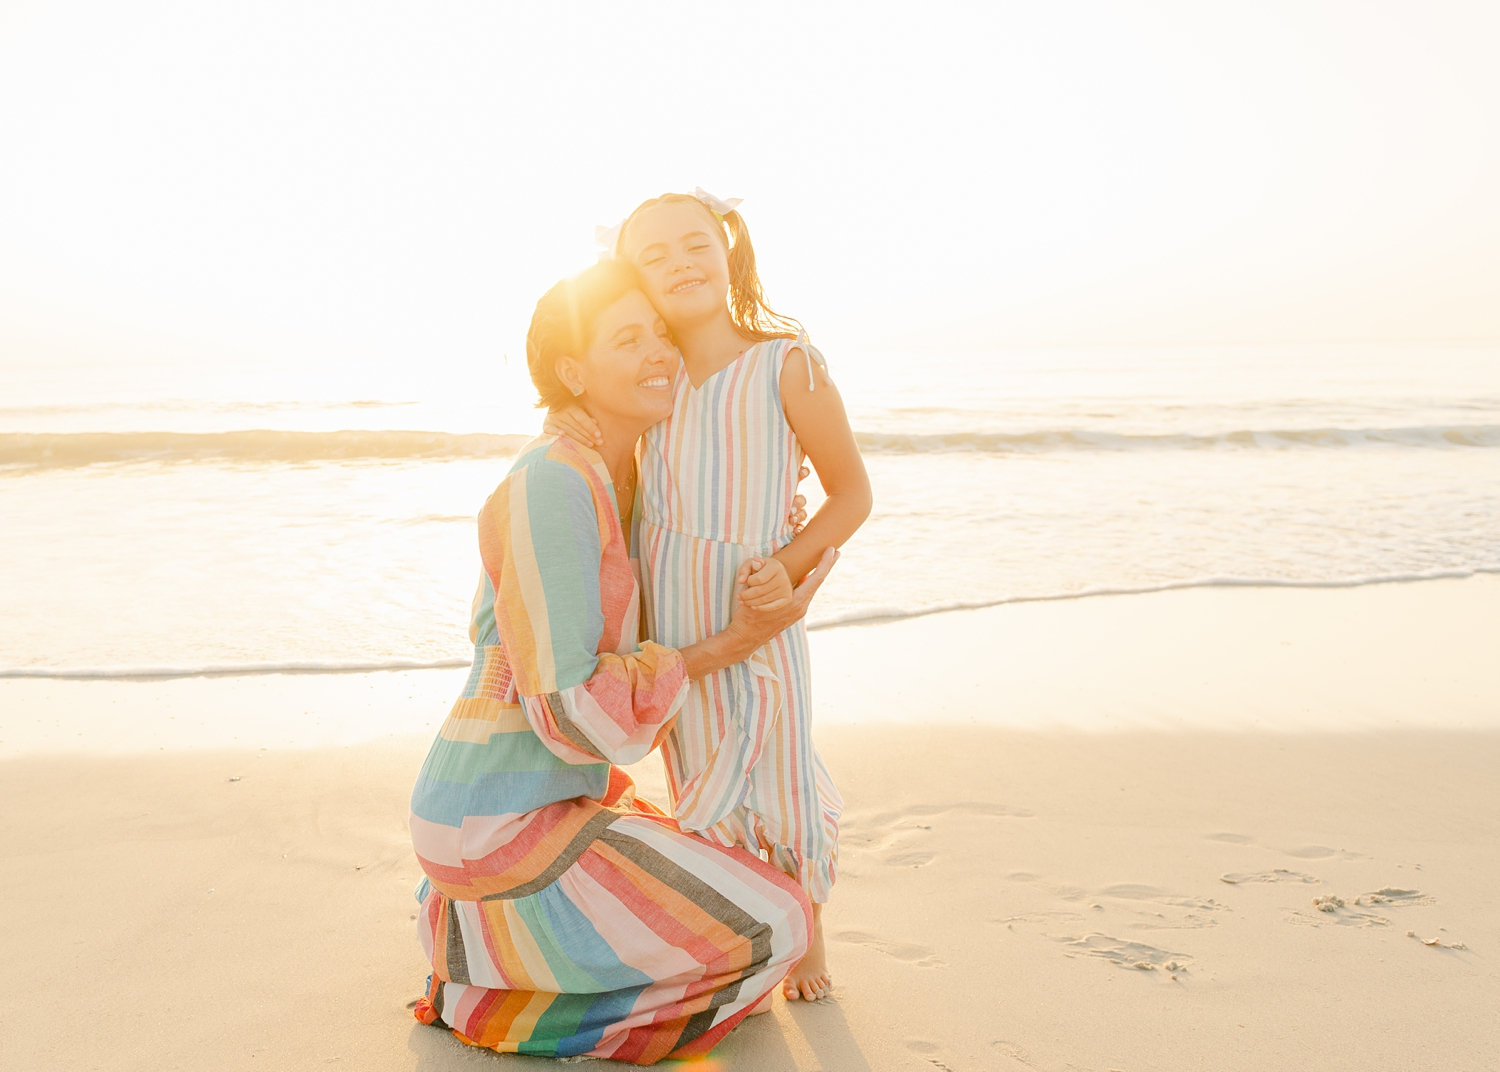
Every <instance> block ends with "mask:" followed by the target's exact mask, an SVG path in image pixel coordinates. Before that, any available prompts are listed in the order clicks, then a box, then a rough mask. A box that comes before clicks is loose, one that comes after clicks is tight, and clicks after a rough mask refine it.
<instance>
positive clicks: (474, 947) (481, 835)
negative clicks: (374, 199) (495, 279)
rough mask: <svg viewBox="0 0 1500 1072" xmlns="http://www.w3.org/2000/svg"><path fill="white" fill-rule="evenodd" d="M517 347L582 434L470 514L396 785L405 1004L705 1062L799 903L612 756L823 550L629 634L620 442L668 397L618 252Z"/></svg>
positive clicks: (658, 341) (787, 616) (612, 1052)
mask: <svg viewBox="0 0 1500 1072" xmlns="http://www.w3.org/2000/svg"><path fill="white" fill-rule="evenodd" d="M526 349H527V363H528V365H529V368H530V371H531V377H532V380H533V382H534V383H535V384H536V386H537V390H538V392H539V393H540V395H541V397H542V401H543V403H545V404H551V405H554V406H555V405H556V404H557V403H558V402H560V401H563V400H565V399H568V398H569V397H570V396H571V398H572V399H575V400H577V401H578V402H580V403H581V404H582V405H583V406H584V408H585V409H586V410H587V411H588V412H589V414H590V415H591V416H593V417H594V419H595V420H596V421H597V422H598V424H599V427H600V430H601V433H602V442H601V443H600V444H599V446H598V450H597V452H596V451H595V450H592V449H590V448H588V447H585V446H583V445H581V444H580V443H578V442H577V441H576V440H573V439H570V438H567V437H551V436H543V437H542V438H540V439H537V440H535V441H533V442H532V443H531V444H529V445H528V446H527V447H526V448H525V449H524V450H523V451H522V452H521V455H520V457H519V458H518V459H517V460H516V463H515V465H514V466H513V467H512V469H511V471H510V474H509V475H508V476H507V477H506V479H505V480H504V481H503V482H502V483H501V485H500V487H499V488H498V489H497V490H496V491H495V493H494V494H493V495H491V496H490V498H489V500H488V501H487V502H486V503H485V505H484V508H483V510H482V511H481V512H480V515H479V545H480V554H481V557H482V559H483V563H484V569H483V574H482V576H481V579H480V586H479V591H478V593H477V594H476V596H475V601H474V614H473V623H472V626H471V635H472V638H473V640H474V643H475V659H474V668H473V671H472V673H471V674H470V676H469V681H468V685H467V686H466V687H465V689H464V693H463V695H462V697H461V698H460V699H459V700H458V701H457V703H455V704H454V707H453V710H452V712H451V713H450V714H449V716H448V719H447V721H445V722H444V724H443V727H442V729H441V730H440V731H439V733H438V737H437V740H436V741H435V742H434V743H433V746H432V750H431V752H430V753H429V755H428V757H427V761H426V763H425V764H424V765H423V767H422V772H421V774H420V775H419V776H418V779H417V784H416V788H415V789H414V790H413V793H412V815H411V830H412V843H413V846H414V848H415V850H416V853H417V856H418V858H419V860H420V862H421V864H422V868H423V870H424V871H425V872H426V875H427V878H426V880H425V881H424V882H423V884H422V887H421V888H419V890H418V896H419V898H420V899H421V902H422V909H421V912H420V913H419V925H418V929H419V933H420V936H421V939H422V942H423V945H424V947H425V948H426V950H427V953H428V956H429V959H430V961H431V963H432V966H433V974H432V978H431V981H430V983H429V987H428V991H427V995H426V997H425V998H424V999H423V1000H422V1001H421V1002H419V1003H418V1008H417V1016H418V1018H419V1019H421V1020H423V1021H424V1022H427V1023H439V1022H441V1023H443V1024H445V1025H447V1026H450V1027H451V1028H452V1029H453V1031H454V1033H455V1034H457V1035H458V1036H459V1038H461V1039H462V1040H464V1041H465V1042H469V1043H471V1044H474V1045H478V1046H486V1047H489V1048H492V1049H496V1050H501V1051H507V1052H519V1053H527V1054H536V1055H550V1056H571V1055H575V1054H589V1055H593V1056H598V1057H611V1058H614V1059H616V1060H624V1061H632V1062H635V1063H638V1064H650V1063H652V1062H654V1061H657V1060H660V1059H661V1058H663V1057H667V1056H673V1057H683V1056H691V1055H693V1054H699V1053H705V1052H707V1051H708V1050H709V1049H710V1048H712V1047H713V1045H714V1044H715V1043H717V1042H718V1041H719V1040H720V1039H721V1038H723V1037H724V1035H726V1034H727V1033H728V1032H729V1031H730V1030H731V1029H732V1028H733V1027H734V1026H735V1025H736V1024H737V1023H739V1021H740V1020H742V1019H743V1018H744V1017H745V1016H746V1015H747V1014H749V1013H750V1012H751V1011H752V1010H755V1009H756V1007H757V1005H758V1004H759V1003H760V1002H761V999H762V998H767V997H769V995H770V993H771V991H772V990H773V989H774V988H775V986H776V984H777V983H778V982H779V981H780V980H781V978H782V977H783V976H784V975H785V974H786V972H787V970H788V969H789V968H790V967H791V966H792V965H794V964H795V963H797V961H798V960H799V959H800V958H801V957H802V955H803V954H804V953H805V952H806V950H807V945H808V936H809V933H810V930H811V909H810V907H809V904H808V902H807V898H806V896H805V895H804V894H803V893H802V891H801V889H800V888H799V887H798V886H797V884H796V882H795V881H794V880H792V879H790V878H788V877H787V876H786V875H784V874H782V873H781V872H780V871H779V870H777V869H776V868H775V867H772V866H770V865H769V864H766V863H763V862H761V861H759V860H757V859H755V858H753V857H752V856H750V855H749V854H748V853H745V852H743V851H741V850H738V849H731V848H725V847H723V846H719V845H715V844H711V843H709V842H707V841H704V840H702V839H700V838H697V837H695V836H692V835H689V834H684V833H682V832H681V831H680V830H679V829H678V828H677V826H676V824H675V823H674V822H672V820H670V819H669V818H667V817H666V816H664V815H663V814H662V813H661V812H659V811H658V810H657V809H655V808H653V807H651V806H650V805H649V804H646V803H644V802H638V801H636V800H635V799H634V787H633V785H632V784H631V782H630V779H629V778H628V777H627V776H626V775H625V774H624V772H623V771H621V770H619V768H618V767H616V766H615V764H617V763H633V762H635V761H636V760H638V759H640V758H642V757H643V756H644V755H645V754H646V753H647V752H649V751H650V750H651V749H652V748H654V747H656V746H657V744H658V743H659V742H660V740H661V738H662V737H663V736H664V735H665V733H666V732H667V729H668V728H669V726H670V723H671V720H672V718H673V716H674V715H675V713H676V711H677V709H678V707H679V706H680V704H681V703H682V700H683V697H684V695H685V694H686V692H687V689H688V682H689V681H690V680H693V679H697V678H701V677H703V676H705V675H708V674H711V673H714V672H716V671H718V670H721V669H723V668H724V667H726V666H731V665H733V664H734V663H736V662H739V661H741V660H743V659H744V658H746V657H747V656H748V655H749V654H750V653H751V652H753V651H754V650H755V649H756V648H758V647H759V646H760V645H761V644H763V643H764V642H765V641H766V640H768V639H769V638H770V637H772V636H774V635H776V634H777V633H779V632H780V631H781V630H783V629H785V628H786V627H787V626H788V625H790V624H791V623H792V622H794V621H796V620H798V619H799V618H800V617H801V616H802V615H803V614H804V613H805V611H806V608H807V603H808V601H809V600H810V599H811V597H812V594H813V593H814V592H815V591H816V589H817V587H818V585H819V584H820V583H821V581H822V578H823V576H825V575H826V573H827V570H828V568H829V567H830V566H831V564H832V561H833V558H834V552H833V551H832V549H830V550H829V551H828V552H827V553H826V554H825V555H824V558H823V561H822V562H821V563H820V565H819V568H818V569H817V570H816V571H815V573H814V574H812V575H811V576H810V577H809V579H808V580H807V581H806V582H804V583H803V584H802V585H800V586H799V587H798V589H797V591H796V593H795V596H794V598H793V599H792V600H791V601H790V602H787V603H784V604H783V605H781V606H779V607H776V608H774V609H768V608H765V607H762V608H759V609H757V608H753V607H751V606H749V605H748V603H741V604H740V606H739V607H738V608H737V610H736V612H735V615H734V617H733V620H732V621H731V622H730V624H729V626H728V627H727V628H726V629H724V630H723V631H722V632H719V633H715V634H713V635H711V636H709V637H707V638H706V639H704V640H702V641H700V642H698V643H695V644H689V645H687V646H685V647H683V648H681V649H671V648H664V647H662V646H660V645H657V644H653V643H650V642H649V641H648V642H646V643H643V644H639V645H638V643H637V641H638V636H639V621H640V592H639V588H638V585H637V581H636V577H637V573H636V570H635V568H634V565H633V563H632V561H631V559H632V555H633V554H634V546H633V542H632V541H629V540H627V536H626V534H627V533H630V532H632V530H633V528H634V525H633V523H632V522H633V515H634V513H635V507H634V489H635V487H636V480H637V475H636V465H635V449H636V442H637V440H638V439H639V438H640V436H641V434H642V433H643V432H644V431H645V430H646V429H647V428H648V427H650V426H651V425H652V424H654V423H655V422H657V421H659V420H661V419H662V418H664V417H665V416H667V414H668V413H670V411H671V406H672V397H673V391H672V388H673V385H674V380H675V377H676V376H677V375H678V364H679V359H678V355H677V352H676V350H675V349H674V348H673V346H672V344H671V341H670V339H669V338H668V336H667V333H666V328H665V326H664V325H663V323H662V321H661V319H660V317H658V316H657V314H656V311H655V309H653V308H652V306H651V304H650V302H648V301H647V300H646V297H645V295H644V294H643V293H642V291H641V290H640V285H639V282H638V280H637V278H636V276H635V273H634V269H632V268H631V267H630V266H628V265H626V264H623V263H618V262H603V263H601V264H598V265H595V266H594V267H592V268H589V269H587V270H585V271H584V272H582V273H580V274H579V275H578V276H576V277H574V278H572V279H568V280H564V281H563V282H561V283H559V284H558V285H557V286H555V287H553V288H552V289H551V290H550V291H548V292H547V294H546V295H544V296H543V298H542V300H541V301H540V302H538V303H537V308H536V312H535V314H534V316H533V317H532V322H531V329H530V332H529V334H528V336H527V345H526Z"/></svg>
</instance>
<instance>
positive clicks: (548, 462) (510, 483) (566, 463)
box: [490, 434, 604, 501]
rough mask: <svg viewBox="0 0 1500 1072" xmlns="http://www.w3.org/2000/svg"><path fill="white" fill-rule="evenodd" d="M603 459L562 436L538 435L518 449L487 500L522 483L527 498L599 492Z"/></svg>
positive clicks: (581, 496)
mask: <svg viewBox="0 0 1500 1072" xmlns="http://www.w3.org/2000/svg"><path fill="white" fill-rule="evenodd" d="M603 464H604V463H603V461H602V459H600V457H599V455H598V454H597V453H595V452H594V450H593V449H592V448H590V447H586V446H584V445H583V444H582V443H579V442H578V441H577V440H575V439H572V438H571V437H569V436H565V435H550V434H547V435H539V436H537V437H536V438H535V439H533V440H532V441H531V442H529V443H527V444H526V445H525V446H524V447H522V448H521V450H520V452H519V453H518V454H517V455H516V459H515V461H514V462H512V463H511V467H510V471H509V472H508V473H506V474H505V479H504V480H502V481H501V482H500V486H499V487H497V488H496V489H495V491H494V492H493V493H492V494H491V496H490V500H491V501H493V500H494V499H495V498H496V496H499V495H501V494H502V493H505V494H509V493H510V492H512V491H514V490H515V488H516V486H517V485H518V484H524V486H525V488H526V494H527V497H528V498H531V497H532V496H535V495H552V496H558V497H561V498H566V499H570V500H576V501H582V500H584V499H596V498H598V497H599V495H601V494H603V482H602V480H601V478H600V469H601V467H602V466H603Z"/></svg>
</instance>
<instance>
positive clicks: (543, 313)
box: [526, 258, 642, 409]
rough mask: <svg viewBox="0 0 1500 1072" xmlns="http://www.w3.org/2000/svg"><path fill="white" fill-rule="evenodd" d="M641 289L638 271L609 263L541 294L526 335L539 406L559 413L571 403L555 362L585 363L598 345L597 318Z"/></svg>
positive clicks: (528, 363) (613, 261) (592, 267)
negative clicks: (586, 355)
mask: <svg viewBox="0 0 1500 1072" xmlns="http://www.w3.org/2000/svg"><path fill="white" fill-rule="evenodd" d="M641 289H642V287H641V280H640V276H639V275H637V274H636V270H635V266H634V265H633V264H631V263H629V262H628V261H623V260H619V259H617V258H610V259H608V260H603V261H600V262H599V263H598V264H594V265H590V266H589V267H587V268H585V269H584V270H583V271H581V272H579V273H578V274H577V275H571V276H569V277H568V278H566V279H563V280H561V281H559V282H558V283H556V284H554V285H553V287H552V288H551V289H550V290H548V291H547V293H545V294H543V295H542V298H541V300H540V301H538V302H537V303H536V309H535V311H534V312H533V313H532V314H531V327H530V329H529V330H528V331H527V332H526V367H527V368H528V369H529V370H530V372H531V382H532V383H533V384H535V385H536V392H537V396H538V401H537V405H538V406H545V407H547V408H548V409H561V408H562V407H564V406H566V405H568V404H569V403H571V402H572V401H573V396H572V394H571V393H570V392H569V391H568V389H567V388H566V387H564V386H563V383H562V381H561V380H560V379H558V376H557V363H558V362H559V361H560V360H562V359H563V358H565V357H574V358H582V357H583V355H584V353H585V352H586V351H587V350H588V348H589V347H590V346H591V345H592V344H593V342H594V329H595V326H596V325H597V323H598V320H599V314H600V313H602V312H604V310H606V309H608V308H609V307H610V306H611V305H613V304H614V303H615V302H617V301H619V300H620V299H621V298H623V297H624V296H625V295H626V294H628V293H630V292H631V291H632V290H641Z"/></svg>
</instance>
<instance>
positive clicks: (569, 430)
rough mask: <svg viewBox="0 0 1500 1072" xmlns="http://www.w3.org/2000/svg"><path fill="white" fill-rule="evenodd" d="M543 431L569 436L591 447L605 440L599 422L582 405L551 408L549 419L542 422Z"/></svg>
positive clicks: (548, 413)
mask: <svg viewBox="0 0 1500 1072" xmlns="http://www.w3.org/2000/svg"><path fill="white" fill-rule="evenodd" d="M542 431H543V432H546V433H547V434H548V435H565V436H568V437H569V438H571V439H576V440H578V442H580V443H582V444H584V445H585V446H589V447H597V446H600V445H601V444H602V443H603V442H604V437H603V436H601V435H600V434H599V422H598V421H596V420H594V418H592V417H590V416H589V415H588V411H587V410H585V409H584V408H583V407H582V406H565V407H563V408H562V409H549V410H548V411H547V419H546V420H544V421H543V422H542Z"/></svg>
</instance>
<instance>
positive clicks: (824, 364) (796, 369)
mask: <svg viewBox="0 0 1500 1072" xmlns="http://www.w3.org/2000/svg"><path fill="white" fill-rule="evenodd" d="M762 345H765V346H768V347H774V349H772V350H771V353H772V354H773V355H774V357H775V366H776V376H777V380H778V382H779V383H781V385H782V386H783V387H792V388H804V387H805V388H806V389H807V390H809V391H813V390H816V389H817V387H818V384H819V383H826V382H829V380H828V359H827V358H826V357H824V356H823V351H821V350H819V349H818V348H817V347H816V346H814V345H813V344H812V341H811V340H810V339H809V338H808V337H807V332H805V331H799V332H797V333H796V334H795V335H793V334H791V333H787V334H785V335H777V336H776V337H775V338H772V339H768V340H766V342H765V343H763V344H762ZM788 379H790V381H791V382H790V383H788Z"/></svg>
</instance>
